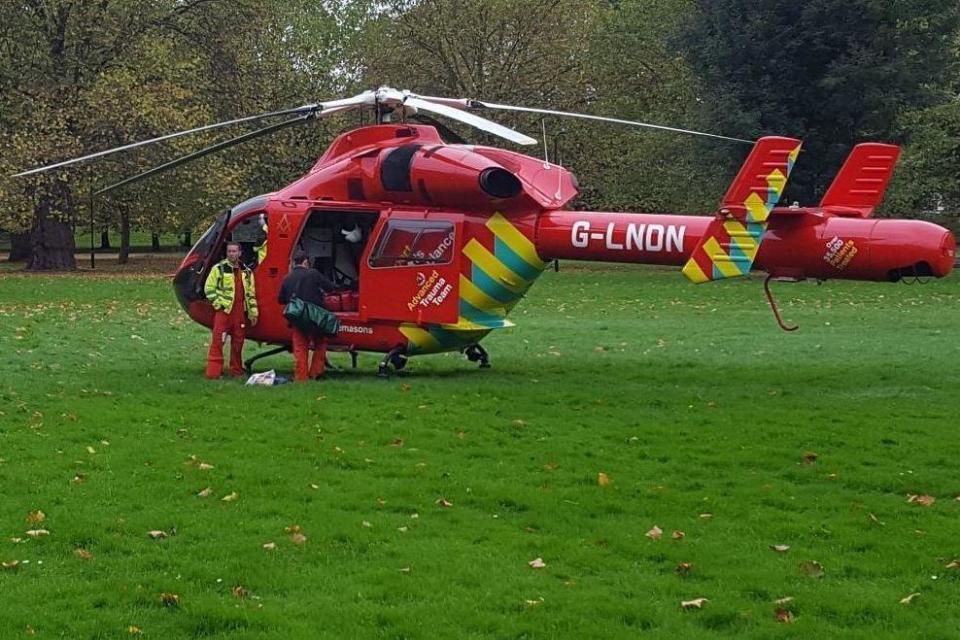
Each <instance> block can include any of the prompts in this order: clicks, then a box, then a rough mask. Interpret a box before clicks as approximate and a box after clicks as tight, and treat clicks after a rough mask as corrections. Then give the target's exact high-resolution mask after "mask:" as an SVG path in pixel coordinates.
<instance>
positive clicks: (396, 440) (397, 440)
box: [390, 438, 403, 449]
mask: <svg viewBox="0 0 960 640" xmlns="http://www.w3.org/2000/svg"><path fill="white" fill-rule="evenodd" d="M390 446H391V447H397V448H398V449H399V448H400V447H402V446H403V438H394V439H393V440H391V441H390Z"/></svg>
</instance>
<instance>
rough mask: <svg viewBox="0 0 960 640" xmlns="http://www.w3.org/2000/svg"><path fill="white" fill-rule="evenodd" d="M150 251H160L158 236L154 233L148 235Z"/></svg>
mask: <svg viewBox="0 0 960 640" xmlns="http://www.w3.org/2000/svg"><path fill="white" fill-rule="evenodd" d="M150 249H151V250H152V251H160V236H159V235H157V234H156V233H151V234H150Z"/></svg>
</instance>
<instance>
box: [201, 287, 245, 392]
mask: <svg viewBox="0 0 960 640" xmlns="http://www.w3.org/2000/svg"><path fill="white" fill-rule="evenodd" d="M235 306H242V305H235ZM246 325H247V320H246V318H245V317H244V314H243V313H242V312H241V313H230V314H227V313H224V312H223V311H217V312H216V313H215V314H214V316H213V335H212V336H211V337H210V351H209V352H207V377H208V378H210V379H213V378H219V377H220V376H221V375H222V374H223V344H224V343H225V342H226V341H227V336H228V335H229V336H230V375H231V376H234V377H237V376H242V375H243V341H244V339H245V338H246V335H247V326H246Z"/></svg>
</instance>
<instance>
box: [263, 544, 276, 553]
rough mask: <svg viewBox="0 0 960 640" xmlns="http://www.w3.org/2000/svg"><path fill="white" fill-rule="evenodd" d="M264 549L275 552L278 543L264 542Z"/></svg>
mask: <svg viewBox="0 0 960 640" xmlns="http://www.w3.org/2000/svg"><path fill="white" fill-rule="evenodd" d="M263 548H264V549H266V550H267V551H273V550H274V549H276V548H277V543H276V542H264V543H263Z"/></svg>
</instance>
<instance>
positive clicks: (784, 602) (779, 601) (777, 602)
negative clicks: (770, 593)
mask: <svg viewBox="0 0 960 640" xmlns="http://www.w3.org/2000/svg"><path fill="white" fill-rule="evenodd" d="M788 602H793V596H787V597H786V598H780V599H779V600H774V601H773V603H774V604H787V603H788Z"/></svg>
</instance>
